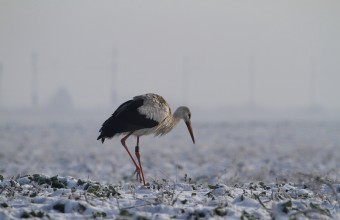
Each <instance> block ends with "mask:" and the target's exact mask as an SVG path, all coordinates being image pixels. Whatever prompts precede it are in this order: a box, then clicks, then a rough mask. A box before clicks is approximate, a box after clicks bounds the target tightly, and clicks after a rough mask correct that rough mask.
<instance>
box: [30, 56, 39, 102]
mask: <svg viewBox="0 0 340 220" xmlns="http://www.w3.org/2000/svg"><path fill="white" fill-rule="evenodd" d="M31 74H32V107H33V108H38V54H37V52H35V51H34V52H32V54H31Z"/></svg>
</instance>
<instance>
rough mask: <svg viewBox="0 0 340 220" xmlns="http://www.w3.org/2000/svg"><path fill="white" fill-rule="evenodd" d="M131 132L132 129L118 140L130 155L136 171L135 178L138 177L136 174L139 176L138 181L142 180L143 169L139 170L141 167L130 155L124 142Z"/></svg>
mask: <svg viewBox="0 0 340 220" xmlns="http://www.w3.org/2000/svg"><path fill="white" fill-rule="evenodd" d="M132 133H133V131H132V132H130V133H128V134H127V135H126V136H125V137H123V138H122V139H121V140H120V142H121V143H122V145H123V146H124V148H125V150H126V151H127V152H128V154H129V156H130V158H131V160H132V162H133V163H134V164H135V166H136V170H135V173H137V178H138V176H139V179H140V181H141V182H142V173H143V171H141V169H140V168H139V166H138V165H137V163H136V161H135V159H133V157H132V155H131V153H130V151H129V149H128V147H127V146H126V144H125V141H126V139H127V138H128V137H129V136H130V135H131V134H132ZM143 180H144V178H143Z"/></svg>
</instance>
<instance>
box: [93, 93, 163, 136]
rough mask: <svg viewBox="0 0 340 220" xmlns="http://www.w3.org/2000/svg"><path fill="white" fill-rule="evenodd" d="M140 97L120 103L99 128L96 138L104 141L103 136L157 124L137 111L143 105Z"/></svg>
mask: <svg viewBox="0 0 340 220" xmlns="http://www.w3.org/2000/svg"><path fill="white" fill-rule="evenodd" d="M143 102H144V101H143V100H142V99H137V100H135V99H134V100H129V101H127V102H124V103H123V104H121V105H120V106H119V107H118V108H117V110H116V111H115V112H114V113H113V114H112V116H111V117H110V118H108V119H107V120H106V121H105V122H104V123H103V125H102V127H101V129H100V130H99V132H101V133H100V135H99V136H98V138H97V140H99V139H101V141H102V142H104V140H105V138H112V137H113V136H114V135H115V134H119V133H124V132H130V131H136V130H139V129H143V128H152V127H154V126H156V125H158V122H157V121H154V120H152V119H148V118H146V117H145V115H142V114H141V113H139V111H138V108H139V107H140V106H142V105H143Z"/></svg>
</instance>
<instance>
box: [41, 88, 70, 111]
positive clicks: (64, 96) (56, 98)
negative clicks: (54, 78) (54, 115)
mask: <svg viewBox="0 0 340 220" xmlns="http://www.w3.org/2000/svg"><path fill="white" fill-rule="evenodd" d="M72 109H73V99H72V97H71V94H70V92H69V91H68V89H67V88H66V87H60V88H59V89H58V90H57V91H56V92H55V93H54V94H53V95H52V97H51V98H50V100H49V102H48V104H47V110H49V111H52V112H53V111H56V112H67V111H70V110H72Z"/></svg>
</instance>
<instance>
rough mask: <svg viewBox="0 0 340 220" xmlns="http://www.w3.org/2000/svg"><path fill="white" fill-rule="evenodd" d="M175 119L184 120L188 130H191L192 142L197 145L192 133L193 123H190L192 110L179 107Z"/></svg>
mask: <svg viewBox="0 0 340 220" xmlns="http://www.w3.org/2000/svg"><path fill="white" fill-rule="evenodd" d="M174 117H177V118H180V119H183V120H184V122H185V124H186V125H187V128H188V130H189V133H190V136H191V139H192V142H194V143H195V137H194V133H193V132H192V127H191V121H190V118H191V112H190V109H189V108H188V107H186V106H181V107H178V108H177V109H176V111H175V113H174Z"/></svg>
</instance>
